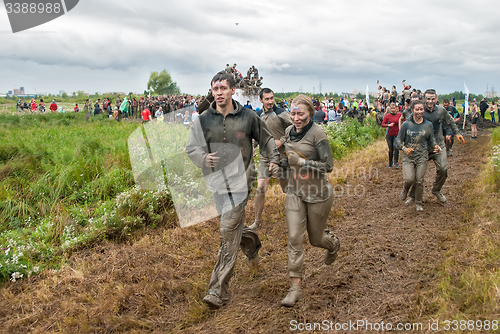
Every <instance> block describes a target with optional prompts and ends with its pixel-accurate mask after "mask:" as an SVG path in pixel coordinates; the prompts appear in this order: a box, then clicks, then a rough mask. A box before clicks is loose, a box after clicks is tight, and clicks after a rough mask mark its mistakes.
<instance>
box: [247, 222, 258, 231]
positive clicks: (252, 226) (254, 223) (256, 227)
mask: <svg viewBox="0 0 500 334" xmlns="http://www.w3.org/2000/svg"><path fill="white" fill-rule="evenodd" d="M259 227H260V220H256V221H254V222H253V224H252V225H250V226H248V228H249V229H251V230H254V231H256V230H257V229H258V228H259Z"/></svg>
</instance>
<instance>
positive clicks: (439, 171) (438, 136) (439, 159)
mask: <svg viewBox="0 0 500 334" xmlns="http://www.w3.org/2000/svg"><path fill="white" fill-rule="evenodd" d="M436 102H437V94H436V91H435V90H434V89H427V90H426V91H425V92H424V109H425V110H424V115H423V117H424V119H425V120H427V121H429V122H431V123H432V126H433V128H434V139H435V140H436V143H437V144H438V145H439V147H440V148H441V151H439V152H437V153H435V152H434V153H431V154H429V160H433V161H434V164H435V165H436V179H435V181H434V184H433V186H432V193H433V194H434V196H436V197H437V199H438V200H439V202H441V203H442V204H444V203H446V197H445V196H444V195H443V194H442V193H441V188H443V185H444V183H445V181H446V179H447V178H448V159H447V157H446V147H445V144H444V138H443V127H442V123H445V124H446V125H448V126H449V127H450V129H451V132H452V134H453V135H455V137H456V138H457V140H458V141H459V142H460V143H462V144H465V140H464V137H463V136H462V135H460V133H459V130H458V127H457V125H456V124H455V121H454V120H453V118H451V116H450V114H448V112H447V111H446V109H444V108H443V107H442V106H438V105H436ZM414 199H415V187H413V188H412V189H411V192H410V198H409V199H408V200H407V201H406V202H407V203H408V204H409V203H411V201H413V200H414Z"/></svg>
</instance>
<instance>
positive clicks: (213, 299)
mask: <svg viewBox="0 0 500 334" xmlns="http://www.w3.org/2000/svg"><path fill="white" fill-rule="evenodd" d="M203 302H204V303H205V304H207V306H208V307H210V308H213V309H217V308H219V307H222V306H224V305H225V303H224V302H223V301H222V299H220V298H219V297H217V296H216V295H211V294H208V295H206V296H205V297H204V298H203Z"/></svg>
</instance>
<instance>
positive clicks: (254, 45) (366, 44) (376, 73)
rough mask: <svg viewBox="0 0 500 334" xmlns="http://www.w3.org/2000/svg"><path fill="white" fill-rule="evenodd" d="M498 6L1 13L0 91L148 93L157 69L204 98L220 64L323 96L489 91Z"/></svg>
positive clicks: (137, 7)
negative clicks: (9, 16)
mask: <svg viewBox="0 0 500 334" xmlns="http://www.w3.org/2000/svg"><path fill="white" fill-rule="evenodd" d="M495 4H496V3H495V2H493V1H492V0H490V1H486V0H478V1H475V2H474V6H471V5H470V3H469V2H467V1H448V0H446V1H439V2H438V1H430V0H422V1H420V2H418V7H415V5H411V4H406V3H395V2H394V1H389V0H379V1H361V0H355V1H349V2H342V3H338V2H332V1H326V0H320V1H314V2H303V1H284V0H275V1H272V2H264V1H260V0H255V1H250V0H246V1H240V2H234V1H225V0H224V1H223V0H218V1H201V0H184V1H177V2H165V1H159V0H146V1H131V0H125V1H124V0H121V1H120V0H108V1H97V0H87V1H80V2H79V4H78V5H77V6H76V7H75V8H74V9H73V10H72V11H71V12H69V13H68V14H67V15H65V16H63V17H61V18H59V19H57V20H54V21H52V22H50V23H47V24H46V25H43V26H40V27H37V28H34V29H32V30H29V31H26V32H22V33H18V34H7V33H5V31H8V30H9V29H10V27H9V25H8V22H5V21H4V20H3V18H4V16H5V18H6V14H5V12H4V11H3V10H0V31H2V32H4V33H2V34H0V39H1V42H2V48H1V49H0V66H1V67H2V68H6V67H9V69H8V70H6V71H2V72H3V73H2V74H1V80H0V92H5V91H7V90H10V89H12V88H14V86H15V85H24V86H28V87H29V86H33V85H35V82H36V86H37V87H38V86H40V87H41V86H44V85H45V86H46V87H47V88H46V89H45V90H47V91H58V90H59V89H65V90H68V91H69V90H77V89H86V90H88V89H90V90H95V91H137V92H142V90H143V89H144V88H145V86H146V82H147V77H148V76H149V72H150V71H153V70H162V69H166V70H168V71H169V72H170V73H171V74H172V76H173V79H174V80H175V81H177V82H178V84H179V86H180V87H181V89H182V90H183V91H185V92H192V93H201V94H203V93H205V92H206V88H207V87H208V82H209V80H210V78H211V76H212V75H213V74H214V73H215V72H217V71H219V70H221V69H222V68H223V67H224V65H225V64H226V63H231V64H232V63H234V62H236V63H238V67H239V69H240V71H242V72H246V70H247V68H248V67H249V66H251V65H255V66H257V67H258V68H259V71H260V73H261V74H262V75H263V76H264V85H269V86H271V85H272V86H276V87H281V89H284V90H286V91H288V90H298V88H299V87H301V86H302V87H303V90H304V91H311V92H312V90H313V87H315V90H316V92H318V91H319V82H320V81H321V82H322V90H323V91H337V92H340V91H350V90H352V89H354V88H357V89H361V90H364V89H365V87H366V85H369V86H372V87H373V88H371V90H372V91H373V90H375V82H376V80H377V79H380V80H381V82H383V84H384V85H386V86H392V85H393V84H396V85H398V84H399V86H398V89H399V88H400V85H401V80H402V79H407V80H408V82H409V83H411V84H412V85H413V86H414V87H419V88H427V87H435V88H437V89H438V90H439V91H441V92H451V91H454V90H463V82H464V81H466V82H467V84H468V87H469V88H470V89H471V91H473V92H476V93H482V92H483V91H484V90H485V88H486V84H490V86H491V84H495V83H496V82H495V80H496V76H497V75H496V73H498V72H499V66H500V62H499V57H500V43H499V42H497V37H496V33H497V31H498V30H499V28H500V20H498V19H497V17H496V16H498V15H497V12H496V11H495V10H492V9H493V6H495ZM235 23H238V25H236V24H235ZM44 31H45V32H46V31H50V32H53V33H49V34H47V33H37V32H44ZM28 72H29V73H28ZM47 73H50V76H48V77H47V76H46V74H47ZM89 73H91V74H92V75H91V76H89ZM40 76H44V78H43V80H41V79H40V78H39V77H40ZM79 78H81V79H79ZM144 78H146V79H144ZM38 81H39V82H40V83H38ZM79 84H81V85H82V86H85V87H81V88H78V87H79ZM89 86H90V87H89ZM53 87H58V88H57V89H54V88H53ZM69 87H72V88H69ZM281 89H277V90H278V91H280V90H281Z"/></svg>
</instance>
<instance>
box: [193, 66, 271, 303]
mask: <svg viewBox="0 0 500 334" xmlns="http://www.w3.org/2000/svg"><path fill="white" fill-rule="evenodd" d="M211 85H212V95H213V96H214V98H215V101H214V102H212V103H211V105H210V107H209V108H208V110H206V111H205V112H204V113H202V114H201V115H200V116H199V117H198V118H197V119H196V121H195V122H194V123H193V127H192V130H191V132H190V135H189V142H188V145H187V146H186V152H187V154H188V156H189V158H190V159H191V161H193V163H194V164H195V165H196V166H198V167H199V168H201V169H202V172H203V175H204V176H205V180H206V182H207V188H208V189H209V190H210V191H212V192H213V194H214V199H215V204H216V207H217V211H218V213H219V214H220V215H221V216H220V249H219V254H218V259H217V263H216V265H215V268H214V270H213V272H212V277H211V279H210V283H209V287H208V294H207V295H206V296H205V298H203V301H204V302H205V303H206V304H208V305H209V306H210V307H213V308H219V307H221V306H223V305H225V304H227V303H228V301H229V291H228V290H229V280H230V279H231V276H232V274H233V270H234V266H235V265H236V259H237V257H238V249H239V248H240V247H241V249H242V251H243V253H244V254H245V255H246V256H247V260H248V261H249V264H250V265H251V266H256V265H258V259H259V256H258V251H259V248H260V246H261V243H260V239H259V237H258V235H257V234H256V233H255V232H254V231H253V230H251V229H249V228H248V227H245V226H244V220H245V207H246V203H247V200H248V194H249V191H250V190H251V189H252V185H253V183H254V181H255V164H254V161H253V146H252V140H255V141H256V142H257V143H258V144H259V146H260V153H261V155H262V156H264V157H265V158H267V159H269V169H270V170H271V174H274V173H276V169H278V168H279V167H278V164H279V162H280V160H279V152H278V150H277V149H276V144H275V142H274V138H273V137H272V136H271V134H270V133H269V131H268V129H267V127H266V124H265V123H264V122H263V121H262V120H261V119H260V118H259V117H258V116H257V115H256V114H255V112H254V111H252V110H250V109H247V108H244V107H243V106H242V105H240V104H239V103H238V102H236V101H234V100H233V99H232V95H233V94H234V93H235V90H236V84H235V81H234V78H233V76H232V75H231V74H228V73H225V72H219V73H218V74H216V75H215V76H214V77H213V79H212V81H211Z"/></svg>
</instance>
